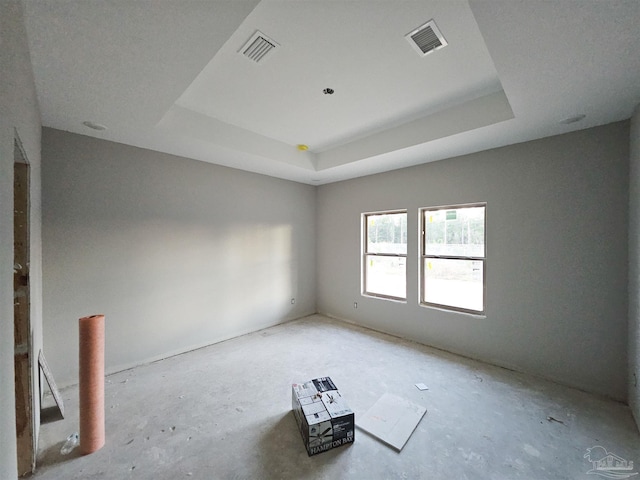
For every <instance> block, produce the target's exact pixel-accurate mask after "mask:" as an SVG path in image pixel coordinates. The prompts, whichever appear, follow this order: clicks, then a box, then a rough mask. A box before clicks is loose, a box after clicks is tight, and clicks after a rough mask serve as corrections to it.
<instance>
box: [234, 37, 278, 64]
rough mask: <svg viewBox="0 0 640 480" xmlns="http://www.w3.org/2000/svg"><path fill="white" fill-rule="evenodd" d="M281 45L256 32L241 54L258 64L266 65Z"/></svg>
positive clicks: (241, 50)
mask: <svg viewBox="0 0 640 480" xmlns="http://www.w3.org/2000/svg"><path fill="white" fill-rule="evenodd" d="M276 47H279V45H278V44H277V43H276V42H274V41H273V40H271V39H270V38H269V37H267V36H266V35H265V34H264V33H262V32H260V31H256V33H254V34H253V35H252V36H251V38H250V39H249V40H248V41H247V43H245V44H244V46H243V47H242V48H241V49H240V51H239V53H241V54H242V55H244V56H245V57H247V58H248V59H249V60H253V61H254V62H256V63H264V62H265V61H266V60H267V59H268V58H269V56H270V55H271V54H272V53H273V51H274V50H275V49H276Z"/></svg>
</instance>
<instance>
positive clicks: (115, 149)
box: [42, 128, 316, 385]
mask: <svg viewBox="0 0 640 480" xmlns="http://www.w3.org/2000/svg"><path fill="white" fill-rule="evenodd" d="M42 152H43V153H42V156H43V205H44V208H43V239H44V266H43V270H44V278H45V283H44V285H45V289H44V319H45V320H44V333H45V348H46V350H47V353H48V360H49V363H50V365H51V368H52V370H53V372H54V374H55V375H56V376H57V378H59V382H60V383H61V384H63V385H65V384H70V383H75V382H77V375H78V360H77V359H78V338H77V337H78V328H77V324H78V318H80V317H82V316H85V315H91V314H97V313H103V314H105V315H106V331H107V341H106V365H107V371H108V372H110V371H116V370H120V369H123V368H127V367H130V366H133V365H137V364H140V363H144V362H148V361H152V360H155V359H159V358H164V357H167V356H169V355H172V354H176V353H179V352H184V351H187V350H190V349H193V348H197V347H200V346H203V345H208V344H211V343H214V342H218V341H221V340H225V339H228V338H230V337H234V336H237V335H241V334H244V333H247V332H251V331H255V330H257V329H260V328H264V327H268V326H271V325H274V324H277V323H280V322H282V321H285V320H288V319H293V318H298V317H302V316H305V315H308V314H311V313H314V312H315V311H316V305H315V290H316V286H315V251H316V244H315V238H316V235H315V220H316V219H315V211H316V210H315V204H316V191H315V187H312V186H309V185H303V184H299V183H294V182H289V181H284V180H279V179H275V178H271V177H266V176H262V175H257V174H252V173H247V172H242V171H239V170H234V169H230V168H225V167H220V166H216V165H212V164H208V163H204V162H199V161H195V160H189V159H185V158H178V157H173V156H171V155H166V154H162V153H158V152H153V151H149V150H144V149H140V148H135V147H129V146H125V145H122V144H117V143H113V142H108V141H103V140H97V139H93V138H90V137H86V136H82V135H76V134H71V133H66V132H62V131H58V130H53V129H49V128H45V129H43V140H42ZM292 298H295V300H296V302H295V304H293V305H292V304H291V299H292Z"/></svg>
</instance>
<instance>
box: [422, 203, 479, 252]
mask: <svg viewBox="0 0 640 480" xmlns="http://www.w3.org/2000/svg"><path fill="white" fill-rule="evenodd" d="M484 210H485V207H463V208H450V209H443V210H425V211H424V228H425V251H424V253H425V254H426V255H447V256H449V255H452V256H461V257H484Z"/></svg>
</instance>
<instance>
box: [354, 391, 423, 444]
mask: <svg viewBox="0 0 640 480" xmlns="http://www.w3.org/2000/svg"><path fill="white" fill-rule="evenodd" d="M426 412H427V409H426V408H424V407H421V406H420V405H416V404H415V403H412V402H410V401H409V400H405V399H404V398H401V397H398V396H397V395H392V394H390V393H385V394H384V395H383V396H382V397H380V399H379V400H378V401H377V402H376V403H375V404H374V405H373V407H371V408H370V409H369V411H368V412H367V413H365V414H364V415H362V416H360V417H358V416H357V415H356V426H357V427H359V428H361V429H362V430H364V431H365V432H368V433H370V434H371V435H373V436H375V437H377V438H379V439H380V440H382V441H383V442H384V443H386V444H388V445H389V446H391V447H393V448H395V449H396V450H398V451H400V450H402V447H404V445H405V443H407V440H409V437H410V436H411V434H412V433H413V431H414V430H415V428H416V426H417V425H418V423H420V420H421V419H422V417H423V416H424V414H425V413H426Z"/></svg>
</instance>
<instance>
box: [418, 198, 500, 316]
mask: <svg viewBox="0 0 640 480" xmlns="http://www.w3.org/2000/svg"><path fill="white" fill-rule="evenodd" d="M473 207H482V208H484V231H483V233H484V252H483V256H481V257H477V256H463V255H428V254H426V253H425V250H426V248H425V247H426V240H427V238H426V228H427V227H426V221H425V218H426V217H427V212H435V211H441V210H459V209H463V208H473ZM419 215H420V265H419V269H420V285H419V295H420V305H421V306H424V307H435V308H440V309H443V310H450V311H454V312H463V313H470V314H473V315H484V314H485V311H486V308H487V204H486V202H480V203H468V204H459V205H444V206H438V207H424V208H420V210H419ZM430 258H432V259H439V260H470V261H479V262H482V310H473V309H469V308H463V307H458V306H454V305H447V304H441V303H433V302H427V301H426V300H425V298H424V296H425V295H424V294H425V291H424V285H425V264H426V263H427V260H428V259H430Z"/></svg>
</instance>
